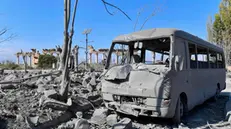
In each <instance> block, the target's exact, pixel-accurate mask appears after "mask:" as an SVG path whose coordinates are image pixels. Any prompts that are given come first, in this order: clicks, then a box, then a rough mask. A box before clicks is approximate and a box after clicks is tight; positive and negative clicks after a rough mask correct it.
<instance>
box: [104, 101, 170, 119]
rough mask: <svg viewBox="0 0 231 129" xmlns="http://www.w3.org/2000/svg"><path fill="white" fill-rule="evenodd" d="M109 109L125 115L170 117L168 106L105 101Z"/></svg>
mask: <svg viewBox="0 0 231 129" xmlns="http://www.w3.org/2000/svg"><path fill="white" fill-rule="evenodd" d="M105 105H106V107H107V108H108V109H109V110H114V111H116V112H120V113H123V114H127V115H133V116H136V117H138V116H150V117H163V118H171V117H172V116H171V115H170V114H171V113H170V112H169V107H152V106H138V105H132V104H120V103H117V102H105Z"/></svg>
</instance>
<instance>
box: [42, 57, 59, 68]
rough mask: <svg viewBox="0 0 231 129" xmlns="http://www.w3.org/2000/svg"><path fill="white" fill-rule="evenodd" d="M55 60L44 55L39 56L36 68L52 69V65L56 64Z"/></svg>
mask: <svg viewBox="0 0 231 129" xmlns="http://www.w3.org/2000/svg"><path fill="white" fill-rule="evenodd" d="M56 62H57V59H56V57H55V56H52V55H49V54H44V55H40V56H39V60H38V67H39V68H52V64H53V63H56Z"/></svg>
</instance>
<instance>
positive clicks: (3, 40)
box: [0, 28, 16, 43]
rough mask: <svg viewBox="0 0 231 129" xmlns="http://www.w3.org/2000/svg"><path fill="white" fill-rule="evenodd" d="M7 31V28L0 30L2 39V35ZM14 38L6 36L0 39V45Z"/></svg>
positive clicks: (11, 35) (13, 35)
mask: <svg viewBox="0 0 231 129" xmlns="http://www.w3.org/2000/svg"><path fill="white" fill-rule="evenodd" d="M7 31H9V29H7V28H3V29H2V30H0V36H2V37H3V35H5V34H6V33H7ZM15 37H16V35H15V34H10V35H9V36H7V37H6V38H3V39H2V40H1V39H0V43H3V42H6V41H10V40H12V39H13V38H15Z"/></svg>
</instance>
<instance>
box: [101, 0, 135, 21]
mask: <svg viewBox="0 0 231 129" xmlns="http://www.w3.org/2000/svg"><path fill="white" fill-rule="evenodd" d="M101 1H102V2H103V4H104V7H105V9H106V11H107V12H108V13H109V14H110V15H113V13H111V12H110V11H109V10H108V8H107V6H111V7H113V8H116V9H117V10H119V11H120V12H122V13H123V14H124V15H125V16H126V17H127V18H128V19H129V20H131V18H130V17H129V16H128V15H127V14H126V13H125V12H124V11H123V10H122V9H120V8H119V7H117V6H115V5H113V4H111V3H108V2H106V1H105V0H101Z"/></svg>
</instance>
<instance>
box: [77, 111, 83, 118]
mask: <svg viewBox="0 0 231 129" xmlns="http://www.w3.org/2000/svg"><path fill="white" fill-rule="evenodd" d="M75 115H76V117H77V118H79V119H81V118H83V112H76V114H75Z"/></svg>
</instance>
